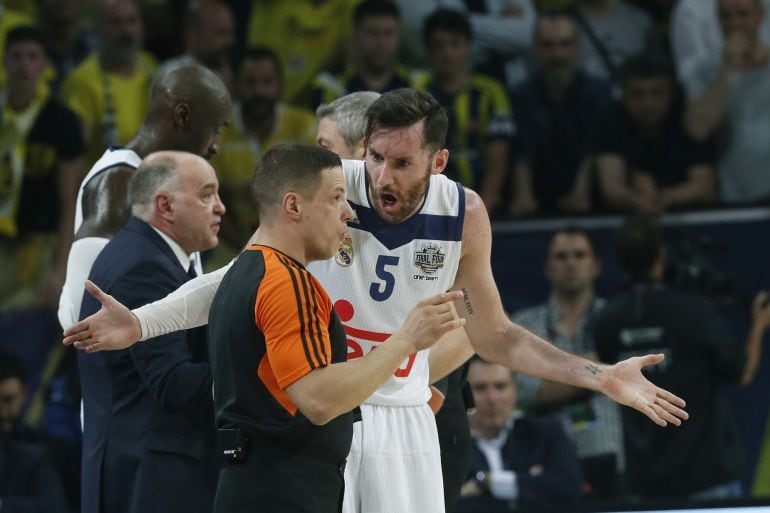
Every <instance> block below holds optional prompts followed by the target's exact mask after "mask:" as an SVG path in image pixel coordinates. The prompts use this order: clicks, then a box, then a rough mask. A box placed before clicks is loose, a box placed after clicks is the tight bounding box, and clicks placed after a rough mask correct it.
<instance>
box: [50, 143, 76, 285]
mask: <svg viewBox="0 0 770 513" xmlns="http://www.w3.org/2000/svg"><path fill="white" fill-rule="evenodd" d="M83 172H84V167H83V159H81V158H74V159H68V160H64V159H61V160H60V161H59V164H58V166H57V170H56V180H57V182H58V186H59V205H60V206H59V230H58V233H59V235H58V243H57V249H56V261H55V263H54V268H53V269H52V272H53V273H54V276H55V277H56V281H57V284H58V288H59V291H60V290H61V286H62V285H63V283H64V276H65V275H66V271H67V255H68V254H69V249H70V246H71V245H72V238H73V220H74V219H75V203H76V198H77V195H78V187H79V186H80V181H81V180H82V179H83Z"/></svg>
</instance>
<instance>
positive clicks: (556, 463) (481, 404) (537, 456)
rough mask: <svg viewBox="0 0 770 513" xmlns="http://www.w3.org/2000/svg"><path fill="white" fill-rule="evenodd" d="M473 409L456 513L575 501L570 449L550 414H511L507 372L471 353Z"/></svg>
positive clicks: (576, 468)
mask: <svg viewBox="0 0 770 513" xmlns="http://www.w3.org/2000/svg"><path fill="white" fill-rule="evenodd" d="M468 382H469V383H470V384H471V388H472V389H473V395H474V399H475V401H476V411H475V412H474V413H473V414H472V415H471V417H470V422H471V436H472V439H473V447H472V452H471V472H470V475H469V477H470V479H469V480H468V481H467V482H466V483H465V485H464V486H463V490H462V492H461V494H462V497H461V499H460V501H459V503H458V508H457V511H458V513H463V512H467V513H471V512H478V511H483V512H485V513H496V512H499V511H511V510H517V509H521V510H524V511H531V510H533V509H534V510H538V509H539V510H553V509H558V508H563V507H566V506H572V507H574V506H575V505H576V504H578V503H579V502H580V484H581V475H580V464H579V463H578V459H577V456H576V455H575V449H574V447H572V444H571V443H570V441H569V440H568V439H567V437H566V436H564V432H563V431H562V429H561V426H559V424H558V422H556V421H554V420H553V419H551V418H548V417H543V418H538V417H534V416H521V415H517V414H515V413H514V410H515V409H516V401H517V389H516V382H515V381H514V378H513V375H512V373H511V371H510V370H509V369H507V368H505V367H502V366H500V365H497V364H494V363H487V362H485V361H484V360H481V359H480V358H478V357H475V356H474V357H473V359H472V360H471V364H470V369H469V370H468Z"/></svg>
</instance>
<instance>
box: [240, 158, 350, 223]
mask: <svg viewBox="0 0 770 513" xmlns="http://www.w3.org/2000/svg"><path fill="white" fill-rule="evenodd" d="M341 165H342V161H341V160H340V158H339V157H338V156H337V154H336V153H333V152H331V151H329V150H327V149H325V148H319V147H318V146H309V145H307V144H297V143H287V144H279V145H276V146H273V147H272V148H270V149H269V150H267V152H266V153H265V154H264V155H263V156H262V158H261V159H260V160H259V163H258V164H257V168H256V169H255V170H254V175H253V176H252V178H251V193H252V196H253V197H254V201H255V202H256V204H257V208H258V209H259V214H260V216H262V215H263V214H264V213H265V212H267V211H268V210H269V209H270V208H271V207H272V206H274V205H276V204H277V203H279V202H280V201H281V198H283V196H284V194H286V193H287V192H290V191H295V192H298V193H299V194H301V195H302V196H304V197H306V198H311V197H313V196H314V195H315V193H316V192H317V191H318V188H319V186H320V183H321V172H322V171H324V170H325V169H331V168H335V167H340V166H341Z"/></svg>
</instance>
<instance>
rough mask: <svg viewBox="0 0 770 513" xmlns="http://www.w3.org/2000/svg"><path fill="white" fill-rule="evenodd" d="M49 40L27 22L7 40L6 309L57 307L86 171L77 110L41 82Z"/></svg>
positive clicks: (2, 201) (2, 135)
mask: <svg viewBox="0 0 770 513" xmlns="http://www.w3.org/2000/svg"><path fill="white" fill-rule="evenodd" d="M43 45H44V42H43V35H42V33H41V32H40V31H39V30H38V29H36V28H33V27H31V26H23V25H22V26H17V27H15V28H14V29H12V30H11V31H10V32H9V33H8V35H7V38H6V40H5V45H4V46H5V56H4V59H3V68H4V70H5V72H6V85H5V87H3V88H2V93H1V94H0V97H2V116H1V119H2V122H1V123H0V151H2V156H1V158H0V177H2V179H1V180H0V237H1V238H2V245H0V290H2V291H3V293H2V297H0V311H9V310H15V309H22V308H41V307H43V308H46V309H49V310H52V308H53V307H54V305H55V303H56V296H57V295H58V294H59V291H60V290H61V287H62V284H63V283H64V273H65V271H66V265H67V252H68V250H69V246H70V242H71V241H72V231H73V230H72V218H73V216H74V212H75V196H77V188H78V183H79V182H80V179H81V178H82V176H83V172H84V168H83V161H82V157H83V154H84V152H85V146H84V143H83V139H82V136H81V130H80V124H79V123H78V120H77V117H76V116H75V114H73V113H72V112H71V111H70V110H69V109H67V108H66V107H64V106H63V105H62V104H61V103H59V101H58V100H56V99H54V98H52V97H51V96H50V95H49V94H48V92H47V88H45V87H41V85H40V82H41V77H42V74H43V72H44V70H45V69H46V66H47V63H48V61H47V59H46V53H45V47H44V46H43ZM49 335H50V336H51V337H52V338H53V334H52V333H51V334H49ZM52 338H51V340H52Z"/></svg>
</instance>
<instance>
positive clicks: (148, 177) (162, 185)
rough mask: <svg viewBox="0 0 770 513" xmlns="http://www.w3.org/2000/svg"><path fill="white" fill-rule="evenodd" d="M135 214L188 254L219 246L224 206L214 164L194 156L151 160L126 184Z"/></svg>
mask: <svg viewBox="0 0 770 513" xmlns="http://www.w3.org/2000/svg"><path fill="white" fill-rule="evenodd" d="M128 200H129V202H130V204H131V213H132V214H133V215H134V216H136V217H138V218H140V219H142V220H144V221H146V222H148V223H150V224H151V225H152V226H154V227H155V228H157V229H159V230H160V231H162V232H163V233H165V234H166V235H168V236H169V237H171V238H172V239H174V240H175V241H176V242H177V243H178V244H179V245H180V246H181V247H182V249H184V250H185V252H187V253H192V252H193V251H203V250H206V249H211V248H213V247H214V246H216V244H217V242H218V238H217V234H218V232H219V223H220V222H221V218H222V215H223V214H224V213H225V207H224V205H223V204H222V202H221V201H220V199H219V182H218V181H217V176H216V173H215V172H214V169H213V168H212V167H211V165H210V164H209V163H208V162H206V161H205V160H204V159H202V158H201V157H199V156H197V155H193V154H192V153H186V152H179V151H159V152H155V153H151V154H150V155H148V156H147V157H146V158H145V159H144V160H143V161H142V163H141V164H140V165H139V167H138V168H137V169H136V171H135V172H134V175H133V176H132V178H131V181H130V182H129V185H128Z"/></svg>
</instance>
